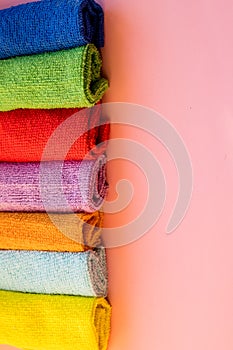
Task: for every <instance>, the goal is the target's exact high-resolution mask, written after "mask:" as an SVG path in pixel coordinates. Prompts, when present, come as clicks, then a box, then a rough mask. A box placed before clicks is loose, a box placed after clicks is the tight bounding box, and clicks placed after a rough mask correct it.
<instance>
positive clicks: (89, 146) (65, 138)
mask: <svg viewBox="0 0 233 350" xmlns="http://www.w3.org/2000/svg"><path fill="white" fill-rule="evenodd" d="M71 119H72V120H71ZM64 122H66V123H64ZM103 123H105V124H103ZM100 124H101V125H100ZM58 127H63V128H64V131H63V133H62V137H61V135H60V136H59V140H58V141H57V145H55V147H54V148H53V149H52V148H51V149H49V153H48V152H47V155H46V158H45V159H44V160H62V157H61V156H60V154H59V152H60V149H61V148H62V149H65V150H67V152H68V153H67V156H66V160H80V159H83V158H86V159H94V158H96V156H97V155H98V154H100V153H102V152H104V151H105V150H106V146H107V140H108V139H109V132H110V126H109V123H108V121H107V120H104V118H103V117H102V116H101V105H96V106H94V107H92V108H85V109H73V108H68V109H66V108H61V109H49V110H48V109H17V110H14V111H9V112H0V160H1V161H5V162H37V161H40V160H41V158H42V154H43V151H44V149H45V146H46V144H47V142H48V139H49V138H50V137H51V135H52V134H53V132H54V131H55V130H56V129H57V128H58ZM71 132H72V133H74V132H75V133H76V134H77V140H76V141H75V142H74V144H73V145H72V146H71V148H70V146H69V142H70V137H71V136H70V135H71ZM79 135H80V137H79V138H78V136H79ZM96 146H97V147H96ZM68 150H69V151H68Z"/></svg>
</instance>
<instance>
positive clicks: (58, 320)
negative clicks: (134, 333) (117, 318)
mask: <svg viewBox="0 0 233 350" xmlns="http://www.w3.org/2000/svg"><path fill="white" fill-rule="evenodd" d="M0 305H1V307H0V330H1V332H0V344H8V345H12V346H15V347H17V348H19V349H33V350H41V349H45V350H74V349H79V350H106V349H107V342H108V338H109V331H110V316H111V307H110V305H109V304H108V302H107V301H106V300H105V299H104V298H88V297H77V296H63V295H58V296H57V295H43V294H42V295H40V294H27V293H17V292H5V291H0Z"/></svg>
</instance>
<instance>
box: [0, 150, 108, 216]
mask: <svg viewBox="0 0 233 350" xmlns="http://www.w3.org/2000/svg"><path fill="white" fill-rule="evenodd" d="M105 167H106V157H105V156H104V155H102V156H99V157H98V158H97V159H96V160H83V161H65V162H64V163H63V162H59V161H55V162H42V163H39V162H34V163H6V162H2V163H0V211H28V212H44V211H47V212H59V213H60V212H72V211H73V212H82V211H86V212H88V213H90V212H94V211H96V210H99V209H100V207H101V206H102V204H103V201H104V197H105V194H106V191H107V183H106V176H105V175H106V174H105Z"/></svg>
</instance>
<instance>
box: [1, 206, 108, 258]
mask: <svg viewBox="0 0 233 350" xmlns="http://www.w3.org/2000/svg"><path fill="white" fill-rule="evenodd" d="M55 216H56V218H57V220H56V222H58V224H59V225H58V227H60V228H62V232H64V233H65V232H67V235H66V236H65V235H64V234H63V233H61V232H60V231H59V229H58V228H57V227H56V226H55V225H54V224H53V222H52V221H51V220H50V218H49V216H48V214H46V213H10V212H5V213H4V212H0V249H10V250H12V249H14V250H47V251H61V252H64V251H68V252H82V251H85V250H86V249H87V247H88V246H89V247H95V246H97V245H98V244H100V235H101V227H102V224H103V213H102V212H98V211H97V212H94V213H91V214H88V213H80V214H77V216H78V217H79V219H80V221H78V225H77V223H76V222H75V223H73V225H72V218H73V217H74V216H73V215H70V214H55ZM69 218H70V221H67V219H69ZM85 223H88V224H89V226H87V225H85ZM71 228H72V230H71ZM70 232H71V233H73V234H74V236H73V237H71V234H70ZM69 237H70V238H73V239H74V240H72V239H70V238H69ZM78 242H79V243H78ZM82 243H83V244H82Z"/></svg>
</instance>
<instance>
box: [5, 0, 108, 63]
mask: <svg viewBox="0 0 233 350" xmlns="http://www.w3.org/2000/svg"><path fill="white" fill-rule="evenodd" d="M88 43H93V44H95V45H96V46H97V47H102V46H103V45H104V14H103V10H102V8H101V6H100V5H98V4H97V3H96V2H94V0H42V1H37V2H31V3H28V4H22V5H18V6H13V7H10V8H7V9H3V10H1V11H0V58H8V57H14V56H22V55H31V54H38V53H43V52H49V51H58V50H63V49H70V48H73V47H79V46H83V45H86V44H88Z"/></svg>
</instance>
